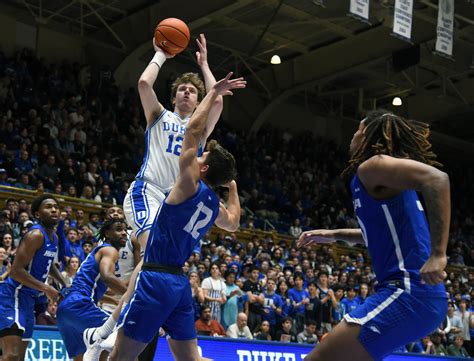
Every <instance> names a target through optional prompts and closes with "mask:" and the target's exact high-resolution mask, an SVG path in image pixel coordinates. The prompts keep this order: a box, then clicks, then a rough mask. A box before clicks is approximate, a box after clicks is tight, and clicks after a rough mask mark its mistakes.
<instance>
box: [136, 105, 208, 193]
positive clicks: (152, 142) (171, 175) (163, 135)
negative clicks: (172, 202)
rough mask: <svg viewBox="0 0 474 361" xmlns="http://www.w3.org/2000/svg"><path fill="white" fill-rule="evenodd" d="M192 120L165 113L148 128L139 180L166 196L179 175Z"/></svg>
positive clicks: (165, 111) (200, 152) (137, 177)
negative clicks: (189, 124)
mask: <svg viewBox="0 0 474 361" xmlns="http://www.w3.org/2000/svg"><path fill="white" fill-rule="evenodd" d="M189 119H190V117H185V118H181V116H180V115H179V114H177V113H174V112H171V111H169V110H167V109H164V110H163V111H162V112H161V113H160V115H159V116H158V117H157V118H156V119H155V121H154V122H153V123H152V124H151V125H150V126H149V127H147V129H146V131H145V142H146V146H145V147H146V148H145V154H144V156H143V164H142V167H141V168H140V171H139V172H138V174H137V175H136V179H139V180H143V181H146V182H149V183H151V184H153V185H155V186H156V187H158V188H159V189H160V190H161V191H162V192H163V193H165V194H166V193H168V192H170V191H171V188H172V187H173V185H174V183H175V182H176V179H177V178H178V175H179V164H178V160H179V155H180V154H181V147H182V144H183V140H184V135H185V133H186V126H187V125H188V122H189ZM201 148H202V146H200V147H199V153H198V154H199V155H200V154H202V149H201Z"/></svg>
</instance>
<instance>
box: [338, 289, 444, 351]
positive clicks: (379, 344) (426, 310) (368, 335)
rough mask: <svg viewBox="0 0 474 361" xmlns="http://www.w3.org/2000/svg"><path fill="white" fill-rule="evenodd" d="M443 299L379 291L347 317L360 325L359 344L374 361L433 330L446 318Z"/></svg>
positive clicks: (349, 320)
mask: <svg viewBox="0 0 474 361" xmlns="http://www.w3.org/2000/svg"><path fill="white" fill-rule="evenodd" d="M447 311H448V302H447V298H446V297H442V296H439V297H433V296H429V297H420V296H414V295H412V294H409V293H407V292H406V291H404V290H402V289H400V288H396V287H382V288H380V289H379V290H378V291H377V293H376V294H374V295H372V296H369V297H368V298H367V299H366V300H365V302H364V304H362V305H360V306H359V307H357V308H356V309H355V310H354V311H352V312H350V313H348V314H346V315H345V316H344V319H345V320H346V322H348V323H356V324H359V325H361V330H360V334H359V341H360V343H361V344H362V346H364V348H365V349H366V350H367V352H368V353H369V354H370V355H371V356H372V358H373V359H374V360H382V359H383V357H384V356H386V355H388V354H389V353H391V352H393V351H394V350H396V349H398V348H400V347H401V346H404V345H406V344H408V343H410V342H412V341H415V340H419V339H421V338H422V337H424V336H426V335H428V334H430V333H431V332H433V330H435V329H436V328H437V327H438V326H439V325H440V324H441V323H442V322H443V320H444V319H445V318H446V314H447Z"/></svg>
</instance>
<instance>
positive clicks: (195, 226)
mask: <svg viewBox="0 0 474 361" xmlns="http://www.w3.org/2000/svg"><path fill="white" fill-rule="evenodd" d="M201 213H204V214H205V216H206V217H205V218H204V219H201V220H200V221H197V219H198V217H199V216H200V214H201ZM211 218H212V211H211V209H210V208H208V207H206V206H205V205H204V203H203V202H199V203H198V205H197V209H196V211H195V212H194V213H193V215H192V216H191V219H190V220H189V222H188V223H187V224H186V226H185V227H184V228H183V229H184V230H185V231H186V232H188V233H189V234H190V235H191V236H193V238H194V239H198V238H199V230H200V229H202V228H204V227H206V226H207V224H208V223H209V221H210V220H211ZM196 221H197V222H196Z"/></svg>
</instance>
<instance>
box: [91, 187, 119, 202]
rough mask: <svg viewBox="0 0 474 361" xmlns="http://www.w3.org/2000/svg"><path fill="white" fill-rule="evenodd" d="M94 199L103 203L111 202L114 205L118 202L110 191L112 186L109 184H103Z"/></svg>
mask: <svg viewBox="0 0 474 361" xmlns="http://www.w3.org/2000/svg"><path fill="white" fill-rule="evenodd" d="M94 200H95V201H96V202H101V203H109V204H112V205H116V204H117V200H116V199H115V198H114V196H112V194H111V192H110V186H109V185H108V184H104V185H102V190H101V191H100V192H99V193H98V194H97V195H96V196H95V198H94Z"/></svg>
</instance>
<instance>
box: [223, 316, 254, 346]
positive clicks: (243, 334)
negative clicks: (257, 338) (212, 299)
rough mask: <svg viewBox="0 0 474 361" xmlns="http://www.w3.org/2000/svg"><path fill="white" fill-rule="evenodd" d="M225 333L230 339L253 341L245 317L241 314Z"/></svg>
mask: <svg viewBox="0 0 474 361" xmlns="http://www.w3.org/2000/svg"><path fill="white" fill-rule="evenodd" d="M226 333H227V336H228V337H230V338H246V339H248V340H252V339H253V336H252V333H251V332H250V329H249V327H248V326H247V315H246V314H245V313H243V312H241V313H239V314H238V315H237V322H236V323H233V324H232V325H230V326H229V328H228V329H227V332H226Z"/></svg>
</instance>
